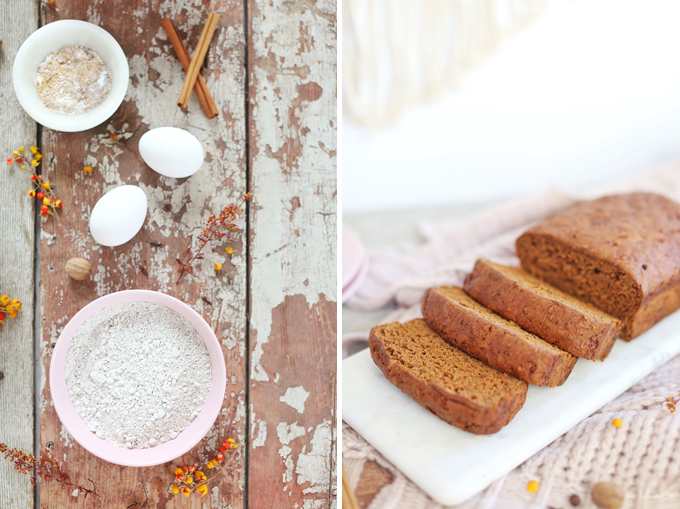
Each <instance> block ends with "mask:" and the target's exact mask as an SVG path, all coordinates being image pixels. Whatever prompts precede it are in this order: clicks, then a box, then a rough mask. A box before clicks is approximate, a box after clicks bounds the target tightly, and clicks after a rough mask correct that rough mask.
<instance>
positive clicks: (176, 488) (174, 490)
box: [172, 484, 179, 495]
mask: <svg viewBox="0 0 680 509" xmlns="http://www.w3.org/2000/svg"><path fill="white" fill-rule="evenodd" d="M172 492H173V493H174V494H175V495H177V494H178V493H179V486H177V485H176V484H173V485H172Z"/></svg>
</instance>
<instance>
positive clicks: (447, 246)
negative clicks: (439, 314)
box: [342, 163, 680, 509]
mask: <svg viewBox="0 0 680 509" xmlns="http://www.w3.org/2000/svg"><path fill="white" fill-rule="evenodd" d="M630 191H649V192H655V193H658V194H663V195H665V196H667V197H669V198H671V199H673V200H675V201H680V163H676V164H672V165H669V166H665V167H663V168H660V169H658V170H655V171H652V172H648V173H646V174H643V175H640V176H638V177H636V178H635V179H632V180H629V181H626V182H621V183H615V184H611V185H608V186H606V187H604V188H601V189H598V190H594V191H593V192H590V193H580V194H578V195H577V194H567V193H560V192H555V191H551V192H548V193H544V194H542V195H539V196H536V197H533V198H530V199H524V200H521V201H517V202H513V203H509V204H505V205H502V206H500V207H497V208H496V209H494V210H491V211H488V212H486V213H484V214H482V215H479V216H477V217H475V218H472V219H471V220H468V221H465V222H462V223H457V224H447V223H441V222H440V223H429V224H425V225H423V228H422V231H423V233H424V235H425V236H426V238H427V239H428V242H427V243H426V244H425V245H424V246H423V247H420V248H418V249H415V250H414V251H412V252H410V253H406V254H396V253H393V252H390V251H381V252H376V253H371V254H370V263H371V266H370V269H369V275H368V277H367V280H366V281H365V283H364V284H363V285H362V287H361V288H360V289H359V291H358V292H357V293H356V294H355V296H353V297H352V298H351V299H350V300H349V302H348V304H349V305H350V306H353V307H355V308H359V309H375V308H379V307H381V306H383V305H385V304H387V303H389V302H396V303H397V304H398V306H399V308H398V309H397V311H395V312H394V313H392V315H391V316H389V317H388V318H387V319H386V320H385V322H389V321H405V320H409V319H411V318H415V317H418V316H422V315H421V314H420V303H421V301H422V298H423V296H424V294H425V291H426V290H427V288H428V287H430V286H435V285H451V284H455V285H461V284H462V282H463V278H464V277H465V275H466V274H467V273H468V272H469V271H470V270H471V269H472V266H473V264H474V261H475V260H476V259H477V258H479V257H486V258H491V259H493V260H496V261H500V262H504V263H514V264H516V263H517V260H516V258H515V257H514V241H515V239H516V238H517V236H518V235H519V234H520V233H521V232H522V231H524V230H525V229H526V228H527V227H528V226H529V225H530V224H531V223H533V222H535V221H537V220H539V219H541V218H543V217H545V216H546V215H548V214H550V213H551V212H553V211H555V210H558V209H560V208H563V207H565V206H567V205H569V204H571V203H574V202H575V201H577V200H579V199H592V198H595V197H598V196H602V195H604V194H612V193H618V192H630ZM345 339H349V340H352V341H354V340H362V339H367V334H359V335H357V334H353V335H350V336H349V337H348V338H345ZM679 395H680V357H676V358H675V359H673V360H671V361H669V362H668V363H666V364H665V365H663V366H661V367H660V368H658V369H657V370H656V371H655V372H653V373H652V374H650V375H649V376H648V377H646V378H645V379H643V380H642V381H640V382H639V383H637V384H636V385H634V386H633V387H631V388H630V389H629V390H628V391H626V392H625V393H624V394H622V395H621V396H619V397H618V398H616V399H615V400H614V401H612V402H611V403H609V404H607V405H606V406H605V407H603V408H602V409H601V410H600V411H598V412H597V413H596V414H594V415H592V416H590V417H589V418H587V419H585V420H584V421H583V422H581V423H580V424H579V425H578V426H576V427H575V428H573V429H572V430H571V431H569V432H568V433H566V434H565V435H563V436H562V437H560V438H559V439H557V440H556V441H555V442H553V443H552V444H551V445H549V446H548V447H546V448H545V449H543V450H542V451H540V452H539V453H537V454H536V455H534V456H533V457H531V458H530V459H529V460H527V461H526V462H525V463H524V464H522V465H521V466H519V467H518V468H516V469H515V470H513V471H512V472H510V473H508V474H507V475H505V476H504V477H502V478H501V479H499V480H498V481H496V482H495V483H493V484H492V485H491V486H490V487H489V488H487V489H486V490H485V491H483V492H482V493H480V494H479V495H477V496H476V497H475V498H473V499H472V500H470V501H468V502H466V503H465V504H463V505H461V506H459V507H460V508H464V509H473V508H474V509H482V508H485V509H486V508H496V507H498V508H502V509H505V508H508V509H514V508H543V509H545V508H548V507H552V508H554V509H559V508H564V509H566V508H569V507H572V506H571V504H569V501H568V498H569V496H570V495H572V494H577V495H579V497H580V498H581V500H582V502H581V505H580V506H579V507H583V508H594V507H595V505H594V504H593V503H592V500H591V499H590V495H589V493H590V488H591V486H592V485H593V484H595V483H597V482H603V481H609V482H614V483H616V484H618V485H620V486H622V487H624V488H625V490H626V495H627V501H626V504H625V505H624V508H650V509H657V508H658V509H665V508H669V509H670V508H679V507H680V459H679V458H678V457H677V456H676V451H680V412H678V413H674V412H671V411H670V409H669V408H668V407H667V405H666V403H667V398H669V397H678V396H679ZM614 417H617V418H620V419H622V420H623V426H622V427H621V428H615V427H614V426H612V424H611V421H612V419H613V418H614ZM342 449H343V464H344V466H345V469H346V471H347V474H348V476H349V478H350V482H351V483H352V486H356V484H357V482H358V480H359V478H360V476H361V472H362V469H363V465H364V463H365V461H366V460H369V459H370V460H374V461H376V462H377V463H378V464H380V465H381V466H383V467H384V468H387V469H388V470H390V471H391V472H392V474H393V475H394V481H393V482H392V483H391V484H390V485H388V486H386V487H384V488H383V489H382V490H381V491H380V492H379V493H378V495H377V496H376V497H375V499H374V500H373V502H372V503H371V505H370V509H384V508H401V507H403V508H414V509H417V508H424V507H432V508H439V507H442V506H440V505H439V504H437V503H435V502H433V501H432V500H431V499H430V498H429V497H427V495H425V494H424V493H423V492H422V491H421V490H420V489H419V488H418V487H417V486H415V485H414V484H413V483H411V482H410V481H409V480H408V479H407V478H405V477H404V475H403V474H401V473H400V472H399V471H398V470H397V469H396V468H395V467H394V466H392V465H391V464H390V463H389V462H387V461H386V460H385V459H384V458H382V456H381V455H380V454H379V453H378V452H377V451H376V450H375V449H374V448H373V447H371V445H370V444H368V443H366V442H365V441H364V440H363V439H362V438H361V437H360V436H359V435H358V434H357V433H355V432H354V431H353V430H352V429H351V428H350V427H349V426H347V425H346V424H344V423H343V445H342ZM531 480H536V481H538V482H539V485H540V489H539V491H538V492H537V493H534V494H531V493H528V492H527V489H526V487H527V483H528V482H529V481H531ZM451 482H455V479H452V481H451Z"/></svg>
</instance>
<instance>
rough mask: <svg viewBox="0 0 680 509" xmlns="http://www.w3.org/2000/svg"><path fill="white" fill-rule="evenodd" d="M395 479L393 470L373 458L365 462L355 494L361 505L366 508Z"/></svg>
mask: <svg viewBox="0 0 680 509" xmlns="http://www.w3.org/2000/svg"><path fill="white" fill-rule="evenodd" d="M392 481H394V476H393V475H392V472H390V471H389V470H387V469H385V468H383V467H381V466H380V465H378V464H377V463H376V462H375V461H373V460H368V461H367V462H366V463H364V470H363V471H362V472H361V476H360V477H359V483H358V484H357V487H356V489H355V490H354V494H355V495H356V497H357V502H358V503H359V507H361V508H365V507H368V506H369V505H371V502H373V499H374V498H375V496H376V495H377V494H378V492H379V491H380V490H381V489H383V488H384V487H385V486H387V485H388V484H391V483H392Z"/></svg>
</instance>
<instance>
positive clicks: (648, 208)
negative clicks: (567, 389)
mask: <svg viewBox="0 0 680 509" xmlns="http://www.w3.org/2000/svg"><path fill="white" fill-rule="evenodd" d="M516 247H517V257H518V258H519V259H520V261H521V262H522V268H523V269H524V270H526V271H527V272H530V273H531V274H533V275H534V276H536V277H538V278H539V279H542V280H543V281H547V282H548V283H550V284H552V285H554V286H556V287H557V288H559V289H560V290H562V291H564V292H567V293H568V294H570V295H574V296H575V297H578V298H579V299H581V300H584V301H586V302H589V303H591V304H593V305H595V306H597V307H598V308H600V309H602V310H603V311H605V312H607V313H609V314H610V315H612V316H615V317H616V318H619V319H620V320H623V321H624V322H625V325H624V328H623V331H622V332H621V338H622V339H626V340H630V339H632V338H635V337H637V336H639V335H640V334H642V333H643V332H645V331H646V330H647V329H649V328H650V327H652V326H653V325H654V324H655V323H657V322H659V321H660V320H661V319H663V318H664V317H666V316H667V315H669V314H671V313H673V312H674V311H676V310H678V309H680V204H678V203H675V202H673V201H671V200H669V199H667V198H664V197H663V196H659V195H655V194H649V193H631V194H620V195H614V196H605V197H603V198H600V199H598V200H594V201H590V202H583V203H579V204H577V205H574V206H573V207H570V208H568V209H565V210H563V211H561V212H558V213H556V214H554V215H552V216H550V217H548V218H546V219H544V220H543V221H540V222H539V223H537V224H536V225H534V226H533V227H531V228H529V230H527V231H526V232H525V233H524V234H522V235H521V236H520V237H519V238H518V239H517V243H516Z"/></svg>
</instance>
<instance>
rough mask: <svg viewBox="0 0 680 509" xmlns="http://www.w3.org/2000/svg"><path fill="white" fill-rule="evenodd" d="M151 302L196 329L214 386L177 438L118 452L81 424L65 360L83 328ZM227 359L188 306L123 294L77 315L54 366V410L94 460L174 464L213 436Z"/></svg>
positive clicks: (151, 295)
mask: <svg viewBox="0 0 680 509" xmlns="http://www.w3.org/2000/svg"><path fill="white" fill-rule="evenodd" d="M135 301H139V302H152V303H154V304H161V305H163V306H165V307H167V308H170V309H172V310H173V311H176V312H177V313H179V314H180V315H182V316H183V317H185V318H186V319H187V320H189V323H191V325H193V326H194V328H195V329H196V331H197V332H198V334H199V335H200V336H201V338H202V339H203V342H204V343H205V347H206V349H207V350H208V354H209V355H210V367H211V369H212V384H211V388H210V392H209V393H208V398H207V399H206V402H205V405H204V406H203V408H202V409H201V411H200V413H199V414H198V416H197V417H196V418H195V419H194V420H193V421H192V422H191V424H189V426H188V427H187V428H186V429H185V430H184V431H182V432H181V433H180V434H179V435H177V437H176V438H174V439H173V440H170V441H168V442H165V443H163V444H160V445H157V446H156V447H150V448H148V449H126V448H122V447H117V446H115V445H113V444H111V443H109V442H107V441H105V440H103V439H101V438H99V437H98V436H97V435H95V434H94V433H92V432H91V431H90V430H89V428H88V427H87V425H86V424H85V422H84V421H83V420H82V418H81V417H80V415H78V412H77V411H76V409H75V407H74V406H73V402H72V401H71V398H70V397H69V395H68V391H67V389H66V373H65V365H66V354H67V353H68V349H69V346H70V345H71V341H72V340H73V336H74V335H75V333H76V331H77V330H78V328H79V327H80V326H81V325H82V324H83V323H84V322H85V320H87V319H88V318H89V317H91V316H92V315H93V314H95V313H96V312H97V311H100V310H102V309H104V308H106V307H109V306H111V305H113V304H119V303H122V302H135ZM226 371H227V370H226V365H225V363H224V355H223V353H222V348H221V346H220V343H219V341H218V340H217V337H216V336H215V333H214V332H213V330H212V329H211V328H210V325H208V323H207V322H206V321H205V320H204V319H203V317H202V316H201V315H199V314H198V313H197V312H196V311H195V310H194V309H192V308H191V307H190V306H189V305H187V304H185V303H184V302H182V301H181V300H179V299H176V298H175V297H171V296H170V295H166V294H164V293H160V292H155V291H151V290H124V291H120V292H115V293H111V294H108V295H105V296H103V297H100V298H99V299H97V300H95V301H93V302H90V303H89V304H88V305H87V306H85V307H84V308H82V309H81V310H80V311H78V312H77V313H76V314H75V316H74V317H73V318H71V320H70V321H69V322H68V323H67V324H66V327H64V330H63V331H62V333H61V334H60V335H59V339H58V340H57V344H56V345H55V347H54V351H53V352H52V361H51V363H50V375H49V379H50V380H49V381H50V390H51V393H52V401H53V402H54V409H55V410H56V412H57V415H58V416H59V419H60V420H61V422H62V424H63V425H64V427H65V428H66V430H67V431H68V432H69V433H70V434H71V436H72V437H73V439H74V440H75V441H76V442H78V443H79V444H80V445H81V446H83V447H84V448H85V449H87V450H88V451H89V452H91V453H92V454H94V455H95V456H97V457H99V458H101V459H103V460H106V461H108V462H110V463H115V464H117V465H124V466H129V467H148V466H153V465H160V464H162V463H167V462H168V461H172V460H174V459H176V458H178V457H179V456H181V455H183V454H184V453H186V452H188V451H189V450H191V449H192V448H193V447H194V446H195V445H196V444H198V442H200V441H201V439H202V438H203V437H205V435H206V434H207V433H208V431H209V430H210V428H211V427H212V425H213V424H214V423H215V419H217V416H218V414H219V412H220V409H221V408H222V402H223V401H224V394H225V391H226V384H227V372H226Z"/></svg>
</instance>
